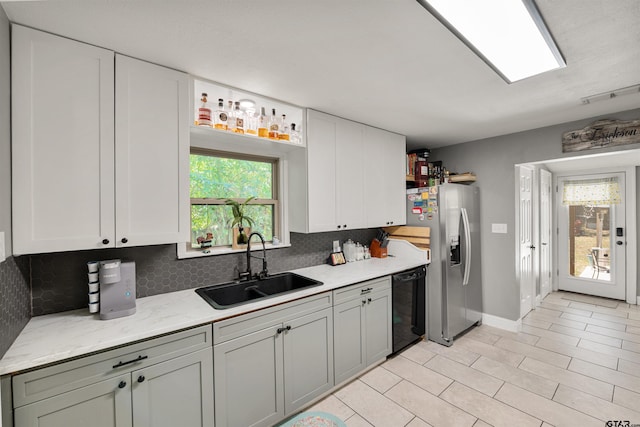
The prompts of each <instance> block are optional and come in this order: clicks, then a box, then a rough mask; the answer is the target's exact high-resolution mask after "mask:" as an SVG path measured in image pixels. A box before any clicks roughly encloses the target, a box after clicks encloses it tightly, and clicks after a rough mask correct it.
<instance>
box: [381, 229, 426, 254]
mask: <svg viewBox="0 0 640 427" xmlns="http://www.w3.org/2000/svg"><path fill="white" fill-rule="evenodd" d="M383 229H384V231H386V232H387V233H389V237H391V238H393V239H400V240H406V241H407V242H409V243H412V244H414V245H415V246H417V247H418V248H420V249H429V248H430V237H429V236H430V235H431V228H429V227H411V226H405V225H398V226H394V227H384V228H383Z"/></svg>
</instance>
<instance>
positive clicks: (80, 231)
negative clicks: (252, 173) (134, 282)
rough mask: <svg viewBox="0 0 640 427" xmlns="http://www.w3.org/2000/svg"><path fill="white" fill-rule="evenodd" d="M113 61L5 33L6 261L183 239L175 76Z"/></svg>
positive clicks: (42, 38) (73, 45) (103, 54)
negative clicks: (8, 134) (8, 52)
mask: <svg viewBox="0 0 640 427" xmlns="http://www.w3.org/2000/svg"><path fill="white" fill-rule="evenodd" d="M116 62H117V63H116V69H117V70H116V72H117V73H118V76H117V77H116V76H114V53H113V52H111V51H108V50H105V49H101V48H97V47H95V46H91V45H87V44H84V43H80V42H76V41H73V40H68V39H65V38H63V37H58V36H54V35H51V34H47V33H44V32H41V31H37V30H32V29H28V28H24V27H21V26H18V25H14V26H13V27H12V177H13V180H12V199H13V204H12V209H13V231H14V235H13V245H14V246H13V251H14V253H15V254H26V253H41V252H57V251H70V250H82V249H99V248H107V247H119V246H132V245H147V244H160V243H171V242H178V241H186V240H188V230H186V229H181V228H180V222H181V221H180V219H181V217H182V216H184V215H188V214H189V213H188V200H187V198H188V178H189V175H188V173H189V171H188V150H189V135H188V123H189V118H188V110H189V104H188V79H187V76H186V75H185V74H183V73H179V72H176V71H173V70H168V69H165V68H162V67H158V66H155V65H151V64H147V63H144V62H142V61H137V60H133V59H130V58H125V57H120V56H118V60H117V61H116ZM120 74H122V75H120ZM114 87H115V96H114ZM114 109H115V113H114ZM116 153H117V154H116ZM182 222H183V223H184V222H185V221H184V220H183V221H182ZM183 228H184V227H183Z"/></svg>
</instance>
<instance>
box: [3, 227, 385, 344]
mask: <svg viewBox="0 0 640 427" xmlns="http://www.w3.org/2000/svg"><path fill="white" fill-rule="evenodd" d="M375 234H376V230H375V229H362V230H349V231H335V232H327V233H314V234H299V233H291V247H287V248H281V249H272V250H269V251H267V260H268V263H269V271H270V272H272V273H277V272H281V271H287V270H293V269H296V268H303V267H310V266H313V265H319V264H323V263H325V262H326V259H327V256H328V254H329V252H330V251H331V248H332V242H333V240H340V242H341V243H342V242H344V241H345V240H347V239H349V238H350V239H353V240H354V241H359V242H362V243H363V244H368V243H369V242H371V240H372V239H373V238H374V237H375ZM22 258H28V259H30V263H31V271H30V273H31V292H32V298H31V303H32V311H31V313H32V315H33V316H39V315H43V314H49V313H56V312H60V311H66V310H73V309H77V308H83V307H86V306H87V274H86V273H87V268H86V263H87V261H97V260H105V259H113V258H120V259H127V260H131V261H135V263H136V286H137V296H138V298H141V297H145V296H150V295H156V294H162V293H166V292H172V291H179V290H183V289H192V288H198V287H201V286H206V285H210V284H216V283H221V282H226V281H229V280H232V279H233V278H234V267H236V266H238V267H239V268H240V269H244V268H245V263H246V261H245V259H246V258H245V254H244V253H234V254H228V255H217V256H210V257H202V258H190V259H181V260H179V259H177V258H176V245H158V246H142V247H133V248H123V249H100V250H92V251H77V252H61V253H51V254H38V255H30V256H28V257H22ZM253 262H254V264H253V266H254V269H256V268H260V261H259V260H255V259H254V260H253ZM27 277H29V276H27ZM0 354H2V352H0Z"/></svg>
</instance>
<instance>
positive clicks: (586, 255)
mask: <svg viewBox="0 0 640 427" xmlns="http://www.w3.org/2000/svg"><path fill="white" fill-rule="evenodd" d="M557 197H558V204H557V206H558V264H559V266H558V270H559V279H558V288H559V289H561V290H566V291H572V292H579V293H582V294H588V295H597V296H601V297H606V298H614V299H619V300H624V299H625V297H626V279H625V275H626V266H625V259H626V237H625V236H626V227H625V200H624V199H625V174H624V173H608V174H591V175H586V174H585V175H573V176H566V177H560V178H559V179H558V196H557ZM617 234H619V235H617Z"/></svg>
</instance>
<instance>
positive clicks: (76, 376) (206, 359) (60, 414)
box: [12, 326, 214, 427]
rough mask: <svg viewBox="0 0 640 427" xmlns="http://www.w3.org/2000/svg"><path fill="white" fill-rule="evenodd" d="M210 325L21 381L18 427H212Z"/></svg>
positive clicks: (15, 383)
mask: <svg viewBox="0 0 640 427" xmlns="http://www.w3.org/2000/svg"><path fill="white" fill-rule="evenodd" d="M212 351H213V350H212V342H211V326H203V327H199V328H194V329H191V330H187V331H182V332H178V333H175V334H171V335H167V336H164V337H160V338H156V339H152V340H149V341H144V342H141V343H137V344H133V345H130V346H126V347H122V348H119V349H116V350H110V351H106V352H103V353H98V354H96V355H93V356H88V357H85V358H81V359H77V360H74V361H71V362H65V363H61V364H58V365H54V366H51V367H47V368H43V369H39V370H35V371H32V372H27V373H24V374H20V375H16V376H14V377H13V378H12V387H13V404H14V405H13V406H14V425H15V427H27V426H28V427H35V426H43V427H44V426H46V427H69V426H92V427H96V426H97V427H131V426H133V427H146V426H149V427H151V426H153V427H175V426H181V427H183V426H184V427H205V426H207V427H213V425H214V414H213V357H212Z"/></svg>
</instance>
